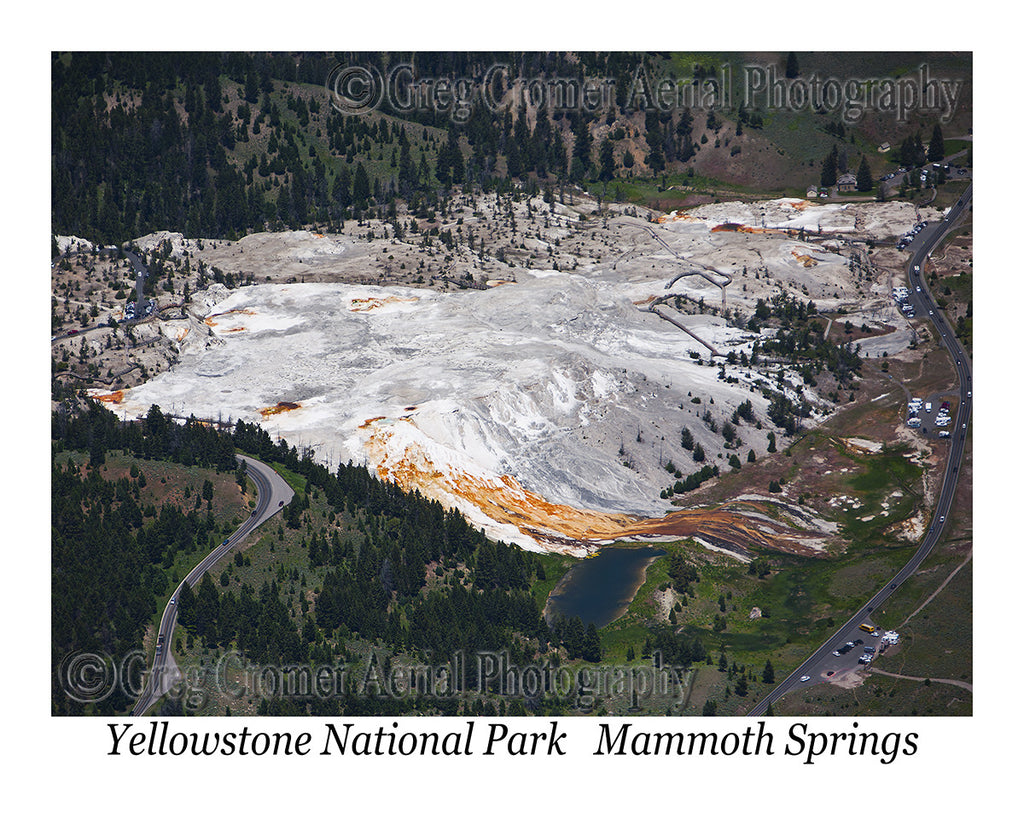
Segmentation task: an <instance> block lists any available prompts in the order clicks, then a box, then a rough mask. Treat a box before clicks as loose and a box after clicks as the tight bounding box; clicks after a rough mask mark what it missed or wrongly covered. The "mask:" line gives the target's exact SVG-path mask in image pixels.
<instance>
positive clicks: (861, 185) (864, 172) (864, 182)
mask: <svg viewBox="0 0 1024 819" xmlns="http://www.w3.org/2000/svg"><path fill="white" fill-rule="evenodd" d="M874 184H875V183H874V179H872V178H871V168H870V167H869V166H868V158H867V157H866V156H862V157H861V158H860V168H858V169H857V190H859V191H869V190H871V188H872V187H874Z"/></svg>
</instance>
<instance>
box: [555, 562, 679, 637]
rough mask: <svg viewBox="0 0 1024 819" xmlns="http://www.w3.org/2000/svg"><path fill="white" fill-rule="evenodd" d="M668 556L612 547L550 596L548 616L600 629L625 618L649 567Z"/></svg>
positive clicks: (582, 564)
mask: <svg viewBox="0 0 1024 819" xmlns="http://www.w3.org/2000/svg"><path fill="white" fill-rule="evenodd" d="M663 554H665V550H664V549H659V548H658V547H656V546H641V547H639V548H637V547H628V546H609V547H606V548H604V549H602V550H601V551H600V552H598V553H597V554H596V555H594V556H593V557H589V558H587V559H586V560H581V561H580V562H579V563H577V564H576V565H575V566H573V567H572V568H571V569H569V571H568V572H566V574H565V576H564V577H563V578H562V580H561V582H560V583H559V584H558V585H557V586H556V587H555V590H554V591H553V592H552V593H551V596H550V597H548V605H547V614H548V616H549V617H551V616H558V615H560V616H562V617H566V618H570V617H579V618H580V619H581V620H582V621H583V622H584V623H593V624H594V625H596V626H597V627H598V628H602V627H603V626H606V625H608V624H609V623H611V622H612V621H613V620H616V619H618V618H619V617H621V616H622V615H623V614H624V613H625V611H626V608H627V607H628V606H629V604H630V602H631V601H632V600H633V597H634V596H635V595H636V593H637V590H638V589H639V588H640V586H641V585H643V582H644V573H645V570H646V568H647V566H648V564H649V563H650V562H651V561H652V560H654V558H656V557H660V556H661V555H663Z"/></svg>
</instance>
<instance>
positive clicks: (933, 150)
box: [928, 123, 946, 162]
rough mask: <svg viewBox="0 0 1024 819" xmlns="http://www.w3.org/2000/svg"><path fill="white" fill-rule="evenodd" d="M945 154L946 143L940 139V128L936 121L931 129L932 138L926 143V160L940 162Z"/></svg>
mask: <svg viewBox="0 0 1024 819" xmlns="http://www.w3.org/2000/svg"><path fill="white" fill-rule="evenodd" d="M945 155H946V145H945V142H944V141H943V139H942V129H941V128H940V127H939V125H938V123H936V124H935V127H934V128H933V129H932V139H931V142H929V143H928V161H929V162H940V161H941V160H942V158H943V157H944V156H945Z"/></svg>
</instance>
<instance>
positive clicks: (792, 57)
mask: <svg viewBox="0 0 1024 819" xmlns="http://www.w3.org/2000/svg"><path fill="white" fill-rule="evenodd" d="M799 76H800V64H799V63H798V62H797V60H796V54H794V53H793V52H792V51H790V52H789V55H788V56H787V57H786V79H787V80H792V79H794V78H795V77H799Z"/></svg>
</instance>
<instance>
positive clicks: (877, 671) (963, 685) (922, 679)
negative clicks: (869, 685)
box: [868, 668, 974, 694]
mask: <svg viewBox="0 0 1024 819" xmlns="http://www.w3.org/2000/svg"><path fill="white" fill-rule="evenodd" d="M868 673H869V674H881V675H883V676H885V677H895V678H896V679H899V680H913V681H914V682H925V681H928V680H930V681H931V682H933V683H945V684H946V685H955V686H957V687H959V688H965V689H967V690H968V691H970V692H971V693H972V694H973V693H974V686H973V685H971V683H966V682H964V681H963V680H943V679H939V678H938V677H911V676H908V675H907V674H896V673H894V672H892V671H882V670H880V669H878V668H872V669H871V670H870V671H868Z"/></svg>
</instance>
